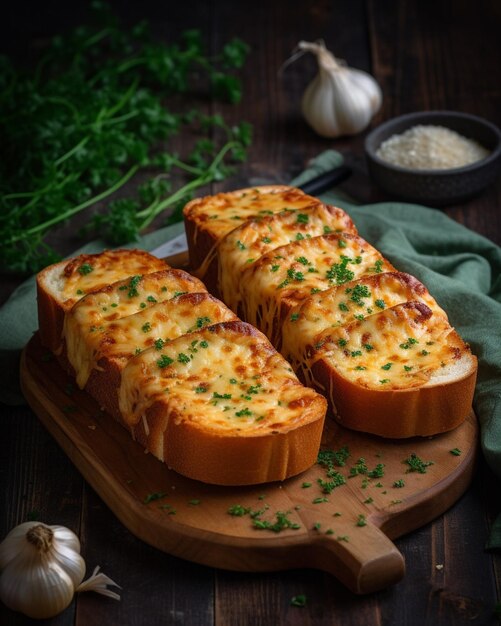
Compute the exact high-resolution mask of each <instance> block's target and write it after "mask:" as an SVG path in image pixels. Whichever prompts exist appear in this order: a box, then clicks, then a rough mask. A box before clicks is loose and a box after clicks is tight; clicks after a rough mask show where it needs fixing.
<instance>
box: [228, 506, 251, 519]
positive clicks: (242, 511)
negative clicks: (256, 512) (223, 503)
mask: <svg viewBox="0 0 501 626" xmlns="http://www.w3.org/2000/svg"><path fill="white" fill-rule="evenodd" d="M249 512H250V509H248V508H245V507H243V506H242V505H241V504H234V505H233V506H230V508H229V509H228V513H229V514H230V515H234V516H236V517H243V516H244V515H247V513H249Z"/></svg>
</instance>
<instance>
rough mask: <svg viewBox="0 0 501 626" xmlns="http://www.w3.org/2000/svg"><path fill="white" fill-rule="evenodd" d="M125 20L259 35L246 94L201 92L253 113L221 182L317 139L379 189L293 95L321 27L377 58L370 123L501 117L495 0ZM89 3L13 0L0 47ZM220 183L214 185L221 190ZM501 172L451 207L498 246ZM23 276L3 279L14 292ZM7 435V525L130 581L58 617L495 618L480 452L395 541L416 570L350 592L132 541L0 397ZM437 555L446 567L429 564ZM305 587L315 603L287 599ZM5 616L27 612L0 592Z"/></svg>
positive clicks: (357, 186) (498, 568)
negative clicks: (439, 501)
mask: <svg viewBox="0 0 501 626" xmlns="http://www.w3.org/2000/svg"><path fill="white" fill-rule="evenodd" d="M111 4H112V5H113V7H114V8H115V9H116V12H117V13H118V14H119V15H120V16H121V17H122V19H123V21H124V23H125V24H127V25H132V24H134V23H136V22H137V21H139V20H140V19H143V18H145V17H146V18H148V19H149V20H150V21H151V23H152V25H153V28H154V31H155V33H156V34H157V35H158V36H159V37H162V38H165V39H166V40H172V39H173V38H174V39H175V38H177V36H178V34H179V32H180V31H182V30H184V29H186V28H200V29H201V30H202V32H203V34H204V38H205V39H206V41H207V45H208V47H209V49H212V50H214V51H215V50H218V49H220V47H221V45H222V43H223V42H224V41H226V40H227V39H229V38H230V37H232V36H234V35H237V36H239V37H241V38H242V39H244V40H245V41H246V42H247V43H248V44H249V45H250V46H251V48H252V53H251V55H250V57H249V59H248V62H247V64H246V66H245V68H244V70H243V81H244V98H243V100H242V102H241V103H240V104H239V105H237V106H233V107H224V106H221V105H218V104H216V103H212V102H210V101H208V100H206V101H205V102H204V103H203V104H202V105H201V106H205V107H206V109H207V110H212V111H218V110H220V111H222V112H223V114H224V115H225V117H226V118H227V119H229V120H232V119H233V120H234V121H235V122H237V121H241V120H247V121H249V122H251V123H253V125H254V142H253V146H252V149H251V151H250V155H249V159H248V161H247V163H246V164H245V165H244V166H243V167H242V168H241V170H240V172H239V174H238V175H237V176H235V177H234V178H233V179H231V180H229V181H226V182H225V183H223V185H222V186H223V187H225V188H230V187H233V188H236V187H239V186H246V185H247V184H249V183H252V181H254V180H255V179H259V180H261V181H263V180H264V181H269V182H288V181H289V180H290V179H291V178H292V177H293V176H294V175H296V174H298V173H299V172H300V171H301V170H302V169H303V168H304V166H305V164H306V163H307V161H308V159H309V158H311V157H313V156H315V155H316V154H318V153H319V152H321V151H322V150H325V149H328V148H334V149H337V150H339V151H341V152H342V153H343V154H344V156H345V159H346V161H347V162H348V163H349V164H350V165H351V166H352V167H353V168H354V175H353V176H352V177H351V178H350V180H348V181H347V182H345V183H344V184H343V185H342V189H343V190H344V191H346V192H348V193H350V194H351V195H352V196H353V197H354V198H356V199H357V200H359V201H361V202H364V203H366V202H375V201H378V200H385V199H387V197H386V196H385V195H384V193H383V192H381V191H380V190H378V189H377V188H376V187H375V186H374V185H372V183H371V181H370V179H369V178H368V176H367V172H366V168H365V162H364V157H363V139H364V136H365V135H366V133H362V134H361V135H359V136H356V137H352V138H346V139H340V140H335V141H332V140H327V139H322V138H319V137H317V136H316V135H315V134H314V133H313V132H312V131H311V130H310V129H309V128H308V126H307V125H306V124H305V123H304V121H303V120H302V118H301V114H300V108H299V102H300V97H301V94H302V92H303V90H304V89H305V87H306V85H307V84H308V82H309V80H310V79H311V78H312V77H313V75H314V71H315V66H314V63H313V60H312V59H310V58H307V57H304V58H302V59H300V60H298V61H297V62H296V63H294V64H293V65H292V66H291V67H289V68H288V69H287V70H286V71H285V73H283V74H279V68H280V67H281V65H282V63H283V62H284V61H285V60H286V59H287V58H288V57H289V55H290V54H291V52H292V50H293V49H294V47H295V45H296V44H297V42H298V41H299V40H301V39H305V40H315V39H318V38H324V39H325V42H326V44H327V47H328V48H329V49H331V50H332V51H333V52H334V53H335V54H336V56H338V57H340V58H343V59H345V60H346V61H347V62H348V64H349V65H351V66H353V67H357V68H359V69H364V70H366V71H369V72H371V73H372V74H373V75H374V76H375V77H376V78H377V80H378V82H379V83H380V85H381V87H382V89H383V93H384V103H383V107H382V109H381V111H380V112H379V113H378V115H377V116H376V117H375V119H374V120H373V124H372V126H375V125H377V124H378V123H380V122H382V121H384V120H386V119H389V118H391V117H393V116H396V115H399V114H402V113H407V112H411V111H416V110H423V109H453V110H458V111H464V112H468V113H473V114H476V115H480V116H483V117H485V118H487V119H488V120H490V121H491V122H494V123H495V124H497V125H498V126H501V81H500V77H501V76H500V68H501V44H500V41H501V35H500V33H501V8H500V7H501V3H499V2H494V1H492V2H488V1H486V0H479V1H477V2H473V1H466V0H462V1H459V2H454V1H452V0H450V1H447V0H437V1H436V2H431V1H424V2H419V1H418V0H415V1H402V2H392V1H389V0H372V1H371V0H353V1H330V2H328V1H312V2H291V1H289V2H288V1H286V0H276V1H272V0H269V1H268V2H264V1H254V2H250V1H248V0H243V1H239V2H233V1H231V0H213V1H212V2H195V1H193V0H183V1H179V2H153V1H142V2H130V3H125V2H112V3H111ZM87 17H88V5H87V4H86V3H82V2H79V3H69V2H61V1H46V2H43V3H42V2H37V3H35V2H30V3H27V2H17V3H9V7H8V10H7V11H6V9H3V10H2V18H1V20H0V51H1V52H4V53H8V54H9V55H13V56H15V58H17V59H18V60H19V62H20V63H21V64H24V65H26V66H30V64H32V63H33V62H34V61H36V59H37V57H38V55H39V54H40V51H41V50H42V49H43V47H44V45H45V44H46V43H47V41H48V39H49V38H50V37H51V36H53V35H55V34H57V33H61V32H64V31H66V30H67V29H68V28H70V27H73V26H75V25H77V24H79V23H81V22H82V21H86V19H87ZM219 187H220V186H213V189H212V190H213V191H216V190H217V189H218V188H219ZM500 200H501V183H500V181H498V182H497V183H496V184H494V185H492V186H491V187H490V188H489V189H488V190H486V192H485V193H483V194H482V195H481V196H480V197H478V198H475V199H472V200H471V201H469V202H466V203H463V204H459V205H456V206H452V207H448V208H447V209H445V212H446V213H447V214H448V215H449V216H451V217H452V218H453V219H455V220H457V221H459V222H461V223H463V224H465V225H466V226H468V227H469V228H471V229H473V230H475V231H477V232H479V233H481V234H483V235H485V236H487V237H489V238H490V239H492V240H493V241H494V242H496V243H498V244H501V210H500V208H499V207H500V204H501V203H500ZM74 230H75V229H74V228H73V227H72V225H70V226H69V227H67V228H63V229H62V230H61V231H60V232H59V233H58V234H57V235H56V238H55V243H57V245H59V247H60V249H61V251H63V252H70V251H71V250H72V249H74V248H75V247H76V246H77V245H79V243H80V242H78V241H77V240H76V239H75V237H74ZM18 282H19V279H18V278H16V277H6V276H5V277H2V281H1V288H0V296H1V297H2V299H5V298H6V297H7V296H8V294H9V293H10V291H11V290H12V289H13V288H14V287H15V285H16V284H17V283H18ZM1 408H2V418H1V419H2V424H3V435H2V438H1V440H0V458H1V459H2V460H1V462H0V494H2V502H1V504H0V536H1V537H3V536H4V535H5V534H6V533H7V531H8V530H9V529H10V528H12V527H13V526H14V525H16V524H18V523H20V522H22V521H25V520H26V517H27V514H28V512H29V511H32V510H37V511H39V512H40V514H41V519H43V520H45V521H47V522H48V523H59V524H63V525H66V526H68V527H70V528H72V529H73V530H75V531H76V532H77V533H78V534H79V536H80V537H81V540H82V552H83V555H84V557H85V559H86V560H87V562H88V563H89V564H94V563H100V564H101V565H102V567H103V569H104V571H106V572H107V573H108V574H109V575H110V576H111V577H112V578H115V579H116V580H119V581H120V583H121V584H122V586H123V588H124V589H123V593H122V601H121V603H120V604H116V603H114V602H113V601H111V600H110V601H108V600H103V599H101V598H99V597H97V596H95V595H92V594H88V595H83V596H81V597H79V598H78V599H77V601H76V602H74V603H73V604H72V605H71V607H70V608H69V609H68V610H67V611H65V612H64V613H63V614H61V615H60V616H59V617H57V618H55V619H53V620H51V621H50V624H57V625H64V626H66V625H70V624H78V625H84V626H87V625H94V624H110V625H111V624H117V625H118V624H120V625H121V626H128V625H129V624H130V625H136V624H147V625H150V624H151V625H155V624H159V625H160V624H162V625H163V624H203V625H205V624H218V625H220V626H222V625H228V626H233V625H236V624H249V625H250V624H252V625H256V624H270V625H273V624H279V623H284V624H326V625H327V624H330V625H334V626H335V625H337V624H343V626H345V625H354V626H355V625H356V626H364V625H367V626H370V625H373V624H382V625H385V626H389V625H395V626H397V625H401V624H412V625H422V624H430V625H435V624H437V625H449V624H450V625H452V624H454V625H456V624H482V625H483V624H496V623H498V622H497V620H496V618H495V617H494V607H495V604H496V602H499V599H500V587H501V584H500V577H501V560H500V559H499V555H496V554H495V553H491V552H486V551H485V550H484V546H485V542H486V540H487V537H488V532H489V529H490V526H491V524H492V521H493V518H494V515H495V514H496V513H498V512H499V511H500V508H501V506H500V490H499V483H498V482H496V481H495V480H494V479H493V476H492V474H491V472H490V471H489V470H488V468H486V467H485V465H484V463H483V461H482V460H480V461H479V465H478V470H477V473H476V478H475V480H474V483H473V485H472V487H471V488H470V489H469V490H468V492H467V493H466V494H465V496H463V498H461V499H460V500H459V502H458V503H457V504H456V505H455V506H454V507H453V508H452V509H451V510H450V511H448V512H447V513H446V514H445V515H444V516H442V517H440V518H439V519H437V520H436V521H435V522H433V523H432V524H429V525H427V526H426V527H424V528H422V529H421V530H418V531H416V532H414V533H412V534H410V535H409V536H407V537H404V538H402V539H400V540H398V541H397V542H396V543H397V547H398V548H399V550H401V551H402V553H403V554H404V556H405V559H406V562H407V574H406V577H405V579H404V580H403V581H402V582H401V583H399V584H398V585H395V586H394V587H392V588H390V589H387V590H385V591H382V592H379V593H376V594H372V595H370V596H366V597H356V596H354V595H353V594H351V593H349V592H347V591H346V590H345V589H344V588H343V587H342V586H341V585H340V584H339V583H338V582H337V581H336V580H335V579H334V578H333V577H332V576H329V575H327V574H323V573H322V572H318V571H310V570H294V571H289V572H282V573H273V574H241V573H231V572H224V571H220V570H213V569H211V568H208V567H202V566H198V565H195V564H192V563H188V562H185V561H182V560H180V559H176V558H174V557H170V556H168V555H165V554H163V553H161V552H159V551H157V550H154V549H153V548H150V547H149V546H147V545H145V544H143V543H141V542H140V541H139V540H137V539H135V537H133V536H132V535H131V534H130V533H129V532H128V531H127V530H126V529H125V528H124V527H123V526H122V525H121V524H120V523H119V522H118V521H117V520H116V518H115V517H114V515H113V514H112V513H111V512H110V511H109V510H108V508H107V507H106V506H105V505H104V503H103V502H102V501H101V500H100V499H99V498H98V496H97V495H96V494H95V493H94V491H93V490H92V489H91V488H90V487H89V486H88V485H87V484H86V483H85V481H83V479H82V478H81V476H80V475H79V473H78V472H77V471H76V470H75V468H74V467H73V465H72V464H71V460H69V459H68V458H67V457H66V456H65V455H64V454H63V453H62V452H61V451H60V450H59V448H58V446H57V445H56V443H55V442H54V441H53V440H52V439H51V437H50V436H49V435H48V434H47V433H46V431H45V430H44V429H43V427H41V426H40V425H39V423H38V421H37V418H36V416H35V415H34V414H33V413H32V412H31V410H30V409H28V408H12V407H6V406H3V407H1ZM435 563H444V569H443V570H441V571H438V570H436V569H435V567H434V564H435ZM301 593H304V594H306V595H307V597H308V604H307V607H305V608H303V609H298V608H294V607H291V606H290V599H291V598H292V596H294V595H296V594H301ZM0 623H2V624H9V625H11V624H12V625H18V624H27V623H30V620H28V619H25V618H23V617H22V616H20V615H17V614H14V613H12V612H10V611H8V610H7V609H5V608H4V607H3V606H0Z"/></svg>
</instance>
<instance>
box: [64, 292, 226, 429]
mask: <svg viewBox="0 0 501 626" xmlns="http://www.w3.org/2000/svg"><path fill="white" fill-rule="evenodd" d="M236 319H238V318H237V317H236V316H235V314H234V313H233V312H232V311H230V309H228V307H226V306H225V305H224V304H223V303H222V302H220V301H219V300H217V299H216V298H214V297H213V296H211V295H210V294H208V293H207V292H201V293H196V292H194V293H185V294H183V295H179V296H176V297H174V298H172V299H171V300H166V301H165V302H157V303H156V304H154V305H152V306H151V307H148V308H145V309H141V310H140V311H138V312H137V313H135V314H133V315H129V316H127V317H122V318H120V319H117V320H114V321H110V322H108V323H107V324H103V325H102V326H101V327H100V328H95V327H89V326H87V327H84V326H83V325H81V326H80V327H79V328H78V331H79V335H78V339H77V342H76V346H77V348H78V351H77V353H76V356H77V358H76V359H75V358H74V354H73V353H72V352H71V351H70V350H68V360H69V361H70V363H71V365H72V366H73V368H74V371H75V373H76V380H77V383H78V384H79V386H80V387H82V388H83V387H84V386H85V389H86V391H88V392H89V393H90V394H91V395H92V396H93V397H94V398H95V399H96V400H97V401H98V402H99V404H100V406H101V407H103V408H104V409H106V411H108V413H110V414H111V415H112V416H113V417H115V418H116V419H118V420H121V415H120V411H119V407H118V388H119V387H120V377H121V373H122V370H123V369H124V367H125V366H126V365H127V362H128V361H129V359H131V358H132V357H133V356H135V355H137V354H140V353H141V352H143V351H144V350H148V349H150V348H151V349H153V350H154V351H155V352H160V351H161V350H162V349H163V348H164V346H165V345H166V344H168V343H169V342H170V341H172V340H173V339H176V338H177V337H181V336H182V335H186V334H189V333H192V332H195V331H198V330H200V329H201V328H204V327H205V326H207V325H209V324H216V323H219V322H224V321H231V320H236ZM82 373H85V377H84V376H82Z"/></svg>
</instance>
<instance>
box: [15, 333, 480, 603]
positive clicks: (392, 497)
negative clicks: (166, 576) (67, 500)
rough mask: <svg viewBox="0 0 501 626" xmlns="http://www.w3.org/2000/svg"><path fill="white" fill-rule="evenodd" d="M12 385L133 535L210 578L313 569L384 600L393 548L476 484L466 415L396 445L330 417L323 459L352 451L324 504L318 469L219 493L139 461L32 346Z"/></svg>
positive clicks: (399, 567) (151, 461)
mask: <svg viewBox="0 0 501 626" xmlns="http://www.w3.org/2000/svg"><path fill="white" fill-rule="evenodd" d="M21 383H22V388H23V391H24V394H25V397H26V399H27V401H28V402H29V404H30V405H31V407H32V408H33V410H34V411H35V412H36V413H37V415H38V416H39V418H40V420H41V421H42V423H43V424H44V425H45V426H46V428H47V429H48V430H49V432H50V433H51V434H52V435H53V436H54V438H55V439H56V440H57V441H58V443H59V444H60V445H61V447H62V448H63V450H65V452H66V453H67V454H68V456H69V457H70V458H71V459H72V461H73V462H74V464H75V465H76V466H77V468H78V469H79V470H80V472H81V473H82V475H83V476H84V477H85V479H86V480H87V481H88V482H89V483H90V484H91V485H92V487H93V488H94V489H95V490H96V492H97V493H98V494H99V495H100V497H101V498H102V499H103V500H104V501H105V502H106V504H107V505H108V506H109V507H110V509H111V510H112V511H113V512H114V513H115V514H116V515H117V517H118V518H119V519H120V520H121V522H122V523H123V524H124V525H125V526H126V527H127V528H128V529H129V530H130V531H131V532H132V533H133V534H134V535H136V536H137V537H139V538H140V539H142V540H144V541H145V542H147V543H149V544H151V545H153V546H155V547H157V548H159V549H160V550H163V551H165V552H168V553H169V554H173V555H175V556H179V557H182V558H185V559H188V560H190V561H195V562H198V563H202V564H205V565H210V566H214V567H221V568H226V569H233V570H241V571H253V572H256V571H267V570H268V571H270V570H280V569H288V568H295V567H314V568H320V569H322V570H325V571H327V572H330V573H331V574H333V575H334V576H336V577H337V578H339V580H341V581H342V582H343V583H344V584H345V585H346V586H347V587H349V588H350V589H351V590H352V591H354V592H356V593H368V592H371V591H375V590H378V589H382V588H384V587H386V586H388V585H390V584H393V583H395V582H397V581H399V580H400V579H401V578H402V577H403V575H404V572H405V564H404V559H403V557H402V555H401V554H400V552H399V551H398V550H397V548H396V547H395V545H394V544H393V543H392V541H391V539H394V538H396V537H399V536H401V535H403V534H405V533H408V532H410V531H411V530H413V529H415V528H418V527H420V526H422V525H423V524H426V523H427V522H429V521H430V520H432V519H433V518H435V517H437V516H438V515H440V514H441V513H443V512H444V511H445V510H446V509H447V508H448V507H450V506H451V505H452V504H453V503H454V502H455V501H456V500H457V499H458V498H459V497H460V496H461V495H462V493H463V492H464V491H465V490H466V488H467V486H468V484H469V483H470V479H471V476H472V473H473V466H474V459H475V452H476V447H477V439H478V427H477V422H476V419H475V417H474V415H473V414H472V415H470V417H469V418H468V420H467V421H466V422H465V423H464V424H462V425H461V426H460V427H458V428H457V429H456V430H454V431H452V432H450V433H446V434H442V435H439V436H436V437H433V438H427V439H412V440H405V441H390V440H384V439H381V438H378V437H373V436H370V435H364V434H361V433H356V432H351V431H348V430H346V429H343V428H342V427H341V426H339V425H337V424H335V422H334V420H333V419H332V418H331V417H329V416H328V417H327V427H326V429H325V432H324V441H323V448H325V449H331V450H335V451H339V450H340V449H342V448H343V447H347V448H348V451H349V457H348V458H347V459H346V464H345V465H344V466H342V467H336V468H335V469H336V470H337V471H339V472H340V473H341V474H342V475H343V476H344V477H345V480H346V482H345V484H342V485H340V486H338V487H336V488H335V489H333V490H332V492H331V493H330V494H328V493H324V492H323V489H322V486H321V485H319V483H318V481H319V480H322V481H328V480H329V479H328V478H327V477H326V468H325V467H324V466H322V465H319V464H317V465H315V466H314V467H312V468H311V469H310V470H308V471H307V472H305V473H304V474H302V475H300V476H298V477H296V478H292V479H289V480H287V481H285V482H283V483H273V484H266V485H260V486H257V487H241V488H235V487H216V486H211V485H206V484H203V483H201V482H197V481H193V480H189V479H186V478H183V477H182V476H180V475H178V474H176V473H175V472H174V471H172V470H169V469H168V468H167V467H166V466H165V465H163V464H162V463H160V462H159V461H157V460H156V459H155V458H154V457H153V456H151V455H149V454H147V453H145V452H144V450H143V449H142V448H141V446H139V445H138V444H137V443H135V442H134V441H133V440H132V439H131V438H130V436H129V433H128V432H127V431H126V430H125V429H124V428H122V426H120V425H119V424H118V423H117V422H115V421H114V420H113V419H112V418H110V417H109V416H108V415H107V414H106V413H103V412H102V411H100V409H99V407H98V406H97V404H96V403H95V402H94V400H93V399H92V398H90V397H89V396H88V395H87V394H85V393H84V392H81V391H79V390H78V389H77V388H76V385H75V384H74V382H73V381H72V380H71V379H70V378H69V377H68V376H67V375H66V374H65V373H64V372H63V371H62V369H61V368H60V367H59V365H58V364H57V362H56V361H55V359H51V358H50V355H48V354H47V352H46V350H45V349H44V348H43V347H42V346H41V344H40V342H39V339H38V335H35V336H34V337H33V339H32V340H31V341H30V343H29V344H28V345H27V347H26V348H25V350H24V352H23V357H22V363H21ZM451 450H456V454H454V453H453V452H451ZM412 455H417V457H418V458H419V459H421V460H422V461H424V462H426V463H428V462H431V464H429V465H426V466H425V467H423V470H424V473H419V472H408V470H409V469H410V467H409V465H408V464H407V463H406V462H405V461H406V459H409V458H411V457H412ZM360 459H364V462H362V461H360ZM414 459H415V457H414ZM223 462H224V460H223ZM378 464H382V465H384V468H380V469H381V471H380V472H379V473H382V474H383V475H381V476H379V477H376V476H375V477H372V476H371V475H370V474H369V472H372V471H373V470H375V469H376V467H377V466H378ZM364 466H365V467H364ZM376 473H377V472H376ZM351 474H354V475H353V476H351ZM148 500H149V502H148ZM230 510H231V511H232V512H233V513H237V512H239V513H242V515H234V514H233V515H232V514H230V513H229V511H230ZM256 512H258V513H256ZM284 513H285V514H286V516H285V519H287V520H289V521H290V523H291V524H293V525H294V527H293V528H285V529H283V530H281V531H280V532H276V530H273V529H270V528H264V529H258V528H256V527H255V525H254V524H255V522H256V521H257V522H258V523H261V525H266V523H264V524H263V521H264V522H269V525H274V524H276V522H277V519H282V520H283V519H284V517H283V516H281V514H284ZM252 514H254V516H253V515H252ZM277 514H278V515H277ZM279 525H280V524H279ZM282 525H283V524H282Z"/></svg>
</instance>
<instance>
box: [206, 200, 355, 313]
mask: <svg viewBox="0 0 501 626" xmlns="http://www.w3.org/2000/svg"><path fill="white" fill-rule="evenodd" d="M342 231H349V232H352V233H356V229H355V227H354V225H353V222H352V221H351V219H350V218H349V216H348V215H347V214H346V213H345V212H344V211H343V210H341V209H338V208H336V207H330V206H326V205H324V204H318V205H316V206H310V207H306V208H303V209H285V210H282V211H280V213H277V214H275V215H270V216H266V217H263V218H262V219H253V220H249V221H247V222H246V223H245V224H242V226H239V227H238V228H235V229H234V230H232V231H231V232H230V233H228V234H227V235H226V237H224V238H223V239H222V240H221V241H220V243H219V246H218V249H217V255H218V271H219V276H218V285H219V289H220V291H221V295H222V298H223V300H224V301H225V302H226V304H227V305H228V306H229V307H230V308H231V309H233V311H235V312H237V311H238V306H239V304H240V302H241V300H242V296H241V293H240V289H239V284H240V280H241V273H242V270H243V269H244V268H246V267H248V266H249V265H250V264H252V263H254V262H255V261H257V260H258V259H259V258H260V257H261V256H262V255H264V254H266V253H267V252H269V251H270V250H273V249H274V248H278V247H280V246H284V245H286V244H288V243H291V242H293V241H300V240H303V239H305V238H307V237H316V236H318V235H325V234H327V233H331V232H342Z"/></svg>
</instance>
